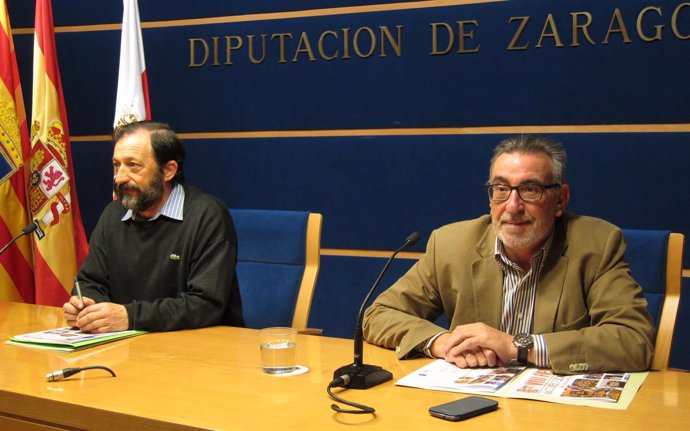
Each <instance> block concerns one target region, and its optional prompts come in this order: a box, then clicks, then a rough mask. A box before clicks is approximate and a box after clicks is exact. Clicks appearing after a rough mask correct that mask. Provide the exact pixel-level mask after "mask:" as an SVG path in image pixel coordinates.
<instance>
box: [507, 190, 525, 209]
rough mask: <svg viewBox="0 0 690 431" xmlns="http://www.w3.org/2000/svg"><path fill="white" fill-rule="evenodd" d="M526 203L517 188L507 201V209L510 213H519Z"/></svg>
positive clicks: (512, 191) (511, 192)
mask: <svg viewBox="0 0 690 431" xmlns="http://www.w3.org/2000/svg"><path fill="white" fill-rule="evenodd" d="M524 204H525V203H524V201H523V200H522V199H521V198H520V194H519V193H518V191H517V190H516V189H515V190H511V191H510V195H509V196H508V200H507V201H506V210H507V211H508V212H510V213H518V212H521V211H522V210H523V208H524Z"/></svg>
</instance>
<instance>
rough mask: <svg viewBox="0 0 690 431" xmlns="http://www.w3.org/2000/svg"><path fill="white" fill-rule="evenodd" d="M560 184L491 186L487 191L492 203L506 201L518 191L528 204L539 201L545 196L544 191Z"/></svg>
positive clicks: (488, 186) (487, 187)
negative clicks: (513, 192) (511, 194)
mask: <svg viewBox="0 0 690 431" xmlns="http://www.w3.org/2000/svg"><path fill="white" fill-rule="evenodd" d="M559 186H560V184H520V185H519V186H509V185H507V184H489V185H487V186H486V191H487V192H488V193H489V199H491V200H492V201H499V202H500V201H505V200H508V198H510V193H511V192H512V191H513V190H517V192H518V195H519V196H520V199H522V200H523V201H526V202H533V201H538V200H539V199H541V197H542V195H543V194H544V189H550V188H553V187H559Z"/></svg>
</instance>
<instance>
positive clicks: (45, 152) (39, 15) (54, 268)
mask: <svg viewBox="0 0 690 431" xmlns="http://www.w3.org/2000/svg"><path fill="white" fill-rule="evenodd" d="M34 27H35V29H34V31H35V33H34V72H33V79H34V82H33V95H32V96H33V97H32V115H31V158H30V160H29V168H30V182H29V201H30V208H31V212H32V214H33V218H34V219H36V220H38V223H39V226H40V228H41V230H42V231H43V232H44V233H45V235H44V236H43V238H41V239H39V236H38V235H34V236H33V246H34V279H35V284H36V288H35V291H36V303H37V304H45V305H62V304H63V303H64V302H65V301H66V300H67V299H68V298H69V292H70V291H71V290H72V284H73V281H74V276H75V275H76V273H77V270H78V268H79V266H80V265H81V263H82V262H83V260H84V258H85V257H86V254H87V252H88V244H87V242H86V235H85V234H84V226H83V225H82V221H81V215H80V212H79V204H78V202H77V194H76V188H75V185H74V169H73V166H72V151H71V148H70V141H69V129H68V127H67V115H66V111H65V101H64V98H63V95H62V84H61V82H60V70H59V67H58V61H57V51H56V49H55V33H54V29H53V11H52V7H51V2H50V0H37V1H36V23H35V26H34Z"/></svg>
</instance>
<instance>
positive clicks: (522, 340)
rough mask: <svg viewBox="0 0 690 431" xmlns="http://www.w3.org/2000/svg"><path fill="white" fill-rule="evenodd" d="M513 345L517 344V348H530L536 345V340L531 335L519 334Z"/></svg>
mask: <svg viewBox="0 0 690 431" xmlns="http://www.w3.org/2000/svg"><path fill="white" fill-rule="evenodd" d="M513 343H515V345H516V346H517V347H530V346H531V345H532V344H533V343H534V340H533V339H532V336H531V335H529V334H517V335H516V336H515V338H513Z"/></svg>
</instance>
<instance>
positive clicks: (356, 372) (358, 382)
mask: <svg viewBox="0 0 690 431" xmlns="http://www.w3.org/2000/svg"><path fill="white" fill-rule="evenodd" d="M345 374H347V375H348V376H350V384H349V385H348V386H347V387H348V388H349V389H369V388H373V387H374V386H377V385H380V384H381V383H385V382H387V381H389V380H392V379H393V374H392V373H391V372H390V371H386V370H384V369H383V368H381V367H379V366H378V365H366V364H364V365H361V366H357V365H354V364H352V365H346V366H344V367H340V368H338V369H337V370H335V373H333V378H334V379H336V378H338V377H340V376H342V375H345Z"/></svg>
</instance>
